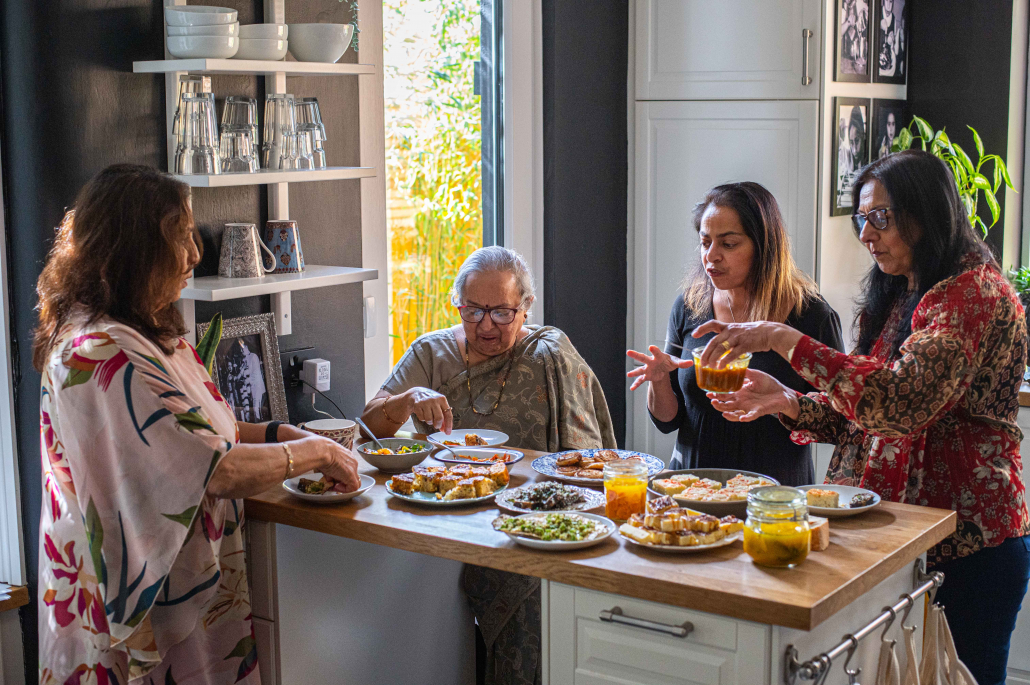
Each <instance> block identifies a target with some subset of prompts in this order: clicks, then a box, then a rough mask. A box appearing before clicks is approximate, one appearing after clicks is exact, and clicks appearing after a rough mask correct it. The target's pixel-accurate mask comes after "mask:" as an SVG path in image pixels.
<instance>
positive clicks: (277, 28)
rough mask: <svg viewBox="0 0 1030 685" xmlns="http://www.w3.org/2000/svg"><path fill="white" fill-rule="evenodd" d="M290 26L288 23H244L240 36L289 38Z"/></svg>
mask: <svg viewBox="0 0 1030 685" xmlns="http://www.w3.org/2000/svg"><path fill="white" fill-rule="evenodd" d="M289 37H290V27H289V26H287V25H286V24H244V25H243V26H241V27H240V38H289Z"/></svg>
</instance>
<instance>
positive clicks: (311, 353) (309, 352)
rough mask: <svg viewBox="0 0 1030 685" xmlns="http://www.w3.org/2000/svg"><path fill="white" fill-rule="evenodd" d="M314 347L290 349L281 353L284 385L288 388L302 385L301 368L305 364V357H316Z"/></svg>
mask: <svg viewBox="0 0 1030 685" xmlns="http://www.w3.org/2000/svg"><path fill="white" fill-rule="evenodd" d="M317 356H318V355H317V354H315V348H314V347H302V348H300V349H297V350H289V351H287V352H280V353H279V365H280V366H281V367H282V371H283V385H285V386H286V389H287V390H288V389H290V388H299V387H300V370H301V368H302V367H303V366H304V360H305V359H315V358H316V357H317Z"/></svg>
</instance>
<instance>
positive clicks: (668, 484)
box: [651, 478, 687, 495]
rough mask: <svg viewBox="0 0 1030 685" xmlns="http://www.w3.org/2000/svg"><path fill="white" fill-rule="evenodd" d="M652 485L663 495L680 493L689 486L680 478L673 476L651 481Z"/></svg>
mask: <svg viewBox="0 0 1030 685" xmlns="http://www.w3.org/2000/svg"><path fill="white" fill-rule="evenodd" d="M651 487H653V488H654V489H655V490H657V491H658V492H660V493H662V494H663V495H679V494H680V493H682V492H683V491H684V490H686V489H687V486H686V485H684V484H683V483H682V482H680V481H678V480H673V479H672V478H661V479H656V480H653V481H651Z"/></svg>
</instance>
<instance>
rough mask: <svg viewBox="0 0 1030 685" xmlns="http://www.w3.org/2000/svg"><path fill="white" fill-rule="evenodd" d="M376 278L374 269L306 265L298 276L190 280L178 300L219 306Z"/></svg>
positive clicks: (270, 275) (278, 275) (206, 277)
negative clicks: (241, 298) (256, 297)
mask: <svg viewBox="0 0 1030 685" xmlns="http://www.w3.org/2000/svg"><path fill="white" fill-rule="evenodd" d="M378 277H379V272H378V271H377V270H376V269H360V268H354V267H349V266H316V265H311V264H309V265H307V268H305V269H304V271H302V272H301V273H299V274H269V275H267V276H259V277H258V278H222V277H221V276H204V277H202V278H191V279H189V280H188V281H187V282H186V287H185V288H183V290H182V297H185V298H188V299H191V300H201V301H203V302H222V301H224V300H234V299H236V298H239V297H253V296H255V295H271V294H273V293H281V292H289V291H292V290H307V289H308V288H324V287H326V286H330V285H342V284H344V283H360V282H361V281H372V280H375V279H376V278H378Z"/></svg>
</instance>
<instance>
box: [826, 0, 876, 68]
mask: <svg viewBox="0 0 1030 685" xmlns="http://www.w3.org/2000/svg"><path fill="white" fill-rule="evenodd" d="M874 1H875V0H837V23H836V31H835V34H836V40H835V41H834V43H835V45H836V50H835V56H834V60H833V80H834V81H855V82H858V83H869V81H870V71H872V69H871V64H872V61H871V60H870V59H869V56H870V52H871V48H872V38H871V36H870V29H871V28H872V25H873V23H872V19H873V17H872V8H871V7H870V5H871V3H872V2H874Z"/></svg>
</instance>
